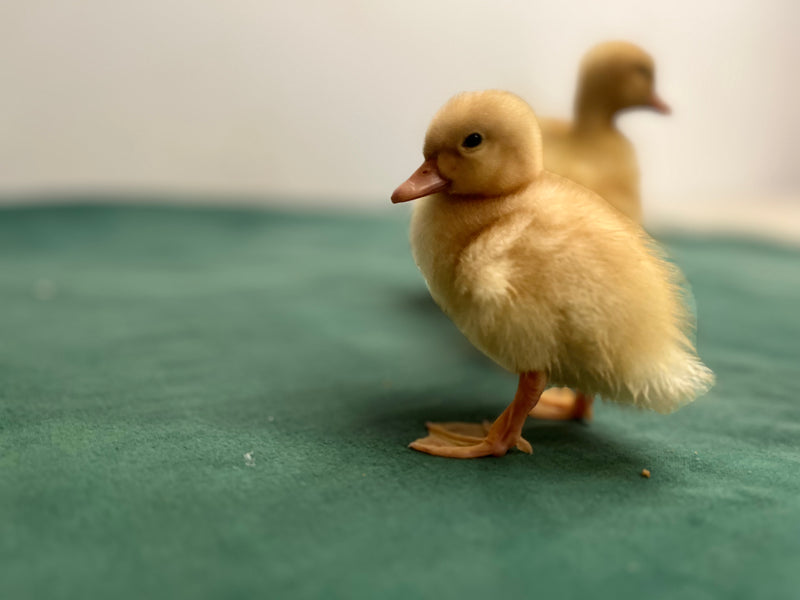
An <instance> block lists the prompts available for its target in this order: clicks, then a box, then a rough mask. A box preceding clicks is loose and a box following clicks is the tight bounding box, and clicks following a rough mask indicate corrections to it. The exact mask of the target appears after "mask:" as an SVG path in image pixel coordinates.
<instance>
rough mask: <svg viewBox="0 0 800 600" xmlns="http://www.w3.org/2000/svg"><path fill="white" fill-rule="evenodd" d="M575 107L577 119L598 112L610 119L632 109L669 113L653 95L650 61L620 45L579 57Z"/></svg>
mask: <svg viewBox="0 0 800 600" xmlns="http://www.w3.org/2000/svg"><path fill="white" fill-rule="evenodd" d="M575 104H576V106H575V108H576V111H577V113H578V115H579V116H580V115H581V114H584V115H585V113H587V112H602V113H604V114H605V115H607V116H609V117H613V116H614V114H616V113H617V112H618V111H620V110H624V109H627V108H636V107H643V108H651V109H653V110H656V111H658V112H660V113H663V114H669V112H670V108H669V106H667V104H665V103H664V101H663V100H661V98H659V96H658V94H656V91H655V64H654V63H653V58H652V57H651V56H650V55H649V54H648V53H647V52H645V51H644V50H642V49H641V48H640V47H639V46H636V45H635V44H631V43H629V42H622V41H615V42H605V43H602V44H598V45H597V46H595V47H594V48H592V49H591V50H589V52H587V53H586V55H585V56H584V57H583V60H582V61H581V67H580V72H579V75H578V90H577V94H576V98H575Z"/></svg>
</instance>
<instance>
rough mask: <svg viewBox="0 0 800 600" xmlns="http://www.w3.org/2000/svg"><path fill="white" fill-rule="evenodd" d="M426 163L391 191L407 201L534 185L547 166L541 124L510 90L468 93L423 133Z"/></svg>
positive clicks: (487, 193) (394, 198)
mask: <svg viewBox="0 0 800 600" xmlns="http://www.w3.org/2000/svg"><path fill="white" fill-rule="evenodd" d="M423 154H424V156H425V162H424V163H423V164H422V166H421V167H420V168H419V169H417V171H416V172H415V173H414V174H413V175H412V176H411V177H410V178H409V179H408V180H407V181H406V182H405V183H403V184H402V185H401V186H400V187H398V188H397V190H395V192H394V194H392V202H405V201H407V200H413V199H415V198H421V197H422V196H427V195H429V194H432V193H435V192H440V191H447V193H449V194H451V195H455V196H484V197H490V196H502V195H505V194H510V193H513V192H515V191H517V190H519V189H521V188H523V187H524V186H526V185H528V184H529V183H531V182H532V181H533V180H534V179H535V178H536V176H537V175H538V174H539V173H540V172H541V171H542V169H543V166H542V164H543V160H542V139H541V131H540V130H539V124H538V122H537V121H536V116H535V115H534V113H533V110H531V108H530V106H528V104H527V103H526V102H525V101H524V100H522V98H520V97H519V96H516V95H515V94H512V93H510V92H503V91H497V90H489V91H483V92H465V93H462V94H459V95H457V96H455V97H453V98H451V99H450V100H449V101H448V102H447V103H446V104H445V105H444V106H443V107H442V108H441V109H439V112H438V113H436V116H435V117H434V118H433V121H432V122H431V124H430V126H429V127H428V132H427V134H426V135H425V147H424V149H423Z"/></svg>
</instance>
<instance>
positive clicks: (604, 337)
mask: <svg viewBox="0 0 800 600" xmlns="http://www.w3.org/2000/svg"><path fill="white" fill-rule="evenodd" d="M423 154H424V157H425V162H424V163H423V164H422V166H420V167H419V169H417V171H416V172H414V174H412V175H411V177H410V178H409V179H408V180H407V181H406V182H405V183H403V184H402V185H401V186H400V187H398V188H397V190H395V192H394V193H393V194H392V202H394V203H397V202H406V201H408V200H414V199H418V198H421V199H420V200H418V201H417V202H416V206H415V210H414V212H413V216H412V220H411V234H410V237H411V248H412V253H413V256H414V260H415V261H416V263H417V265H418V266H419V268H420V270H421V271H422V274H423V276H424V277H425V279H426V281H427V284H428V287H429V289H430V293H431V295H432V297H433V299H434V300H435V301H436V303H437V304H438V305H439V306H440V307H441V308H442V310H443V311H444V312H445V313H446V314H447V315H448V316H449V317H450V318H451V319H452V320H453V322H454V323H455V324H456V325H457V326H458V328H459V329H460V330H461V332H462V333H463V334H464V335H465V336H466V337H467V338H468V339H469V340H470V342H472V344H473V345H475V346H476V347H477V348H479V349H480V350H481V351H483V352H484V353H485V354H486V355H487V356H489V357H490V358H491V359H492V360H494V361H495V362H497V363H498V364H499V365H501V366H502V367H504V368H505V369H507V370H509V371H511V372H513V373H517V374H518V375H519V383H518V387H517V391H516V394H515V396H514V399H513V401H512V402H511V404H510V405H509V406H508V407H507V408H506V409H505V411H504V412H503V413H502V414H501V415H500V416H499V417H498V418H497V420H496V421H495V422H494V423H493V424H491V426H488V427H482V426H480V425H475V426H471V425H466V424H460V423H441V424H436V423H428V432H429V435H428V436H427V437H425V438H422V439H419V440H417V441H415V442H413V443H412V444H411V447H412V448H414V449H416V450H419V451H421V452H427V453H429V454H434V455H438V456H447V457H454V458H473V457H479V456H488V455H493V456H502V455H504V454H505V453H506V452H507V451H508V450H509V449H511V448H513V447H515V446H516V447H518V448H519V449H521V450H523V451H525V452H528V453H530V452H531V445H530V444H529V443H528V442H527V441H526V440H524V439H523V438H522V427H523V424H524V423H525V420H526V417H527V416H528V412H529V411H530V410H531V409H532V408H533V407H534V406H535V405H536V404H537V402H538V401H539V398H540V396H541V394H542V392H543V391H544V390H545V388H546V386H548V385H550V384H558V385H565V386H569V387H571V388H574V389H577V390H581V392H582V393H584V394H586V395H589V396H593V395H595V394H598V395H601V396H603V397H605V398H607V399H609V400H615V401H618V402H622V403H627V404H633V405H636V406H639V407H643V408H649V409H653V410H655V411H658V412H662V413H667V412H670V411H672V410H674V409H676V408H677V407H679V406H681V405H683V404H685V403H687V402H690V401H692V400H693V399H694V398H695V397H696V396H697V395H698V394H700V393H703V392H705V391H706V390H707V389H709V387H710V386H711V385H712V383H713V374H712V373H711V371H710V370H709V369H708V368H707V367H706V366H705V365H704V364H703V363H702V362H701V361H700V359H699V358H698V357H697V354H696V352H695V349H694V346H693V344H692V342H691V336H690V333H691V329H692V327H693V321H692V317H691V314H690V312H689V310H688V309H687V307H686V306H685V304H684V302H683V298H682V295H681V289H680V285H681V276H680V273H679V272H678V271H677V270H676V269H675V268H674V267H673V266H672V265H671V264H670V263H668V262H666V261H665V260H664V259H663V258H662V257H661V252H660V250H659V249H658V248H657V247H656V245H655V242H653V240H651V239H650V238H649V237H648V236H647V234H646V233H645V232H644V230H643V229H642V228H641V227H639V226H638V225H637V224H635V223H634V222H632V221H631V220H630V219H628V218H626V217H624V216H623V215H622V214H620V213H619V212H618V211H616V210H614V209H613V208H612V207H610V206H609V204H608V203H607V202H605V201H604V200H603V199H602V198H600V197H599V196H598V195H596V194H595V193H593V192H591V191H589V190H588V189H586V188H584V187H582V186H580V185H577V184H575V183H573V182H572V181H570V180H568V179H566V178H563V177H560V176H558V175H555V174H553V173H550V172H548V171H546V170H544V167H543V159H542V142H541V133H540V130H539V126H538V123H537V121H536V118H535V116H534V113H533V111H532V110H531V109H530V107H529V106H528V105H527V104H526V103H525V102H524V101H523V100H522V99H521V98H519V97H518V96H515V95H514V94H511V93H509V92H502V91H485V92H472V93H464V94H461V95H458V96H456V97H454V98H452V99H451V100H450V101H449V102H448V103H447V104H445V105H444V107H442V108H441V109H440V110H439V112H438V113H437V115H436V116H435V117H434V119H433V122H432V123H431V125H430V127H429V128H428V131H427V134H426V137H425V146H424V151H423ZM565 284H566V285H565Z"/></svg>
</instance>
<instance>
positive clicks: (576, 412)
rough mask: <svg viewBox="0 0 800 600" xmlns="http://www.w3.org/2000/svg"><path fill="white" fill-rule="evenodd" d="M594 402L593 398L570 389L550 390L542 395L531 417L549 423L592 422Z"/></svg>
mask: <svg viewBox="0 0 800 600" xmlns="http://www.w3.org/2000/svg"><path fill="white" fill-rule="evenodd" d="M593 402H594V398H592V397H591V396H587V395H586V394H583V393H581V392H573V391H572V390H571V389H569V388H550V389H548V390H545V391H544V392H543V393H542V397H541V398H540V399H539V402H538V404H537V405H536V406H534V407H533V409H532V410H531V412H530V416H531V417H533V418H534V419H544V420H548V421H591V420H592V416H593V414H594V411H593V410H592V403H593Z"/></svg>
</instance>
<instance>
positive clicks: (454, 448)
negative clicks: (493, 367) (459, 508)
mask: <svg viewBox="0 0 800 600" xmlns="http://www.w3.org/2000/svg"><path fill="white" fill-rule="evenodd" d="M546 384H547V377H545V375H544V374H542V373H535V372H532V373H522V374H521V375H520V376H519V385H518V386H517V393H516V394H515V395H514V400H513V401H512V402H511V404H509V405H508V407H507V408H506V409H505V410H504V411H503V413H502V414H501V415H500V416H499V417H498V418H497V420H496V421H495V422H494V423H492V425H491V426H489V427H488V431H487V430H486V427H485V426H481V425H477V426H476V425H468V424H464V423H438V424H437V423H428V424H427V425H428V436H427V437H424V438H420V439H418V440H417V441H415V442H412V443H411V444H410V445H409V446H410V447H411V448H413V449H414V450H419V451H420V452H426V453H427V454H434V455H436V456H446V457H449V458H477V457H479V456H503V455H504V454H505V453H506V452H508V451H509V450H510V449H511V448H513V447H514V446H516V447H517V448H519V449H520V450H522V451H523V452H526V453H527V454H531V453H532V452H533V449H532V448H531V445H530V444H529V443H528V442H527V441H526V440H525V439H523V437H522V426H523V425H524V424H525V420H526V419H527V418H528V413H529V412H530V410H531V409H532V408H533V407H534V406H536V403H537V402H538V401H539V396H541V395H542V391H543V390H544V386H545V385H546ZM481 432H483V433H484V435H480V433H481ZM474 433H478V435H473V434H474Z"/></svg>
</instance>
